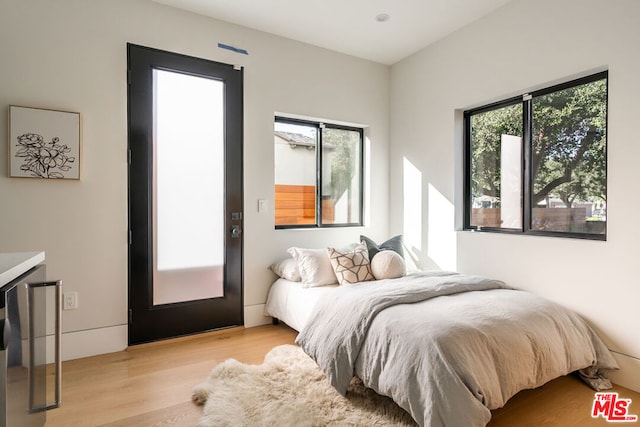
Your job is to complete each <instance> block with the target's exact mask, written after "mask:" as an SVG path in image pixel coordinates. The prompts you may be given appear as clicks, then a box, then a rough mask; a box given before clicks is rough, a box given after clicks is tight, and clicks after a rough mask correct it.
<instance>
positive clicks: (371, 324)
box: [296, 272, 617, 427]
mask: <svg viewBox="0 0 640 427" xmlns="http://www.w3.org/2000/svg"><path fill="white" fill-rule="evenodd" d="M296 343H298V344H299V345H300V346H301V347H302V349H303V350H304V351H305V352H306V353H307V354H309V355H310V356H311V357H312V358H313V359H314V360H315V361H316V362H317V363H318V365H319V366H320V367H321V368H322V370H323V371H324V372H325V373H326V374H327V377H328V379H329V381H330V382H331V384H333V385H334V386H335V387H336V389H337V390H338V391H339V392H341V393H345V392H346V390H347V385H348V383H349V381H350V380H351V378H352V377H353V375H354V374H355V375H357V376H358V377H359V378H360V379H361V380H362V381H363V383H364V384H365V385H366V386H367V387H370V388H372V389H374V390H375V391H377V392H378V393H380V394H383V395H387V396H389V397H391V398H392V399H393V400H394V401H395V402H396V403H398V405H399V406H401V407H402V408H404V409H405V410H407V411H408V412H409V413H410V414H411V415H412V416H413V418H414V419H415V420H416V422H418V424H419V425H421V426H430V427H447V426H469V427H471V426H474V427H482V426H485V425H486V424H487V423H488V422H489V419H490V418H491V412H490V410H492V409H496V408H499V407H502V406H503V405H504V404H505V402H506V401H507V400H508V399H509V398H510V397H511V396H513V395H514V394H516V393H517V392H518V391H520V390H523V389H527V388H536V387H539V386H541V385H543V384H544V383H546V382H547V381H550V380H552V379H554V378H556V377H559V376H562V375H567V374H568V373H570V372H573V371H576V370H581V369H584V368H589V370H590V372H591V371H592V369H591V368H593V371H594V372H595V371H597V372H599V373H600V375H602V376H601V378H602V379H604V376H603V375H604V371H605V370H609V369H617V365H616V363H615V360H614V359H613V356H612V355H611V353H610V352H609V350H608V349H607V347H606V345H605V344H604V343H603V342H602V341H601V340H600V339H599V338H598V337H597V335H596V334H595V332H594V331H593V330H592V329H591V328H590V327H589V326H588V325H587V324H586V323H585V322H584V320H583V319H582V318H580V316H578V315H577V314H576V313H574V312H572V311H570V310H567V309H565V308H564V307H562V306H560V305H558V304H555V303H552V302H551V301H548V300H545V299H543V298H540V297H538V296H535V295H533V294H530V293H527V292H523V291H518V290H515V289H511V288H509V287H508V286H506V285H505V284H504V283H502V282H500V281H496V280H491V279H486V278H482V277H477V276H469V275H463V274H459V273H453V272H430V273H420V274H414V275H409V276H406V277H404V278H402V279H393V280H380V281H376V282H366V283H356V284H353V285H343V286H341V287H339V288H338V289H336V290H334V291H333V292H331V293H330V294H328V295H325V296H323V297H322V298H321V299H320V300H319V301H317V303H316V304H315V305H314V308H313V312H312V313H311V316H310V317H309V319H308V321H307V324H306V326H305V327H304V328H303V329H302V330H301V333H300V334H299V335H298V337H297V339H296ZM608 386H609V387H610V385H608Z"/></svg>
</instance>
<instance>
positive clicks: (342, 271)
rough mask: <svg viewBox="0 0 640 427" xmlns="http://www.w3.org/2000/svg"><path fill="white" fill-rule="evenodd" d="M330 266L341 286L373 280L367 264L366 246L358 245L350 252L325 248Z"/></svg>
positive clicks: (369, 266)
mask: <svg viewBox="0 0 640 427" xmlns="http://www.w3.org/2000/svg"><path fill="white" fill-rule="evenodd" d="M327 253H328V254H329V259H330V260H331V266H332V267H333V271H334V272H335V275H336V277H337V278H338V283H340V284H341V285H344V284H347V283H357V282H366V281H368V280H374V279H375V277H374V276H373V274H372V273H371V264H369V253H368V251H367V246H366V245H365V244H364V243H360V244H359V245H357V246H356V247H355V249H354V250H352V251H338V250H336V249H334V248H327Z"/></svg>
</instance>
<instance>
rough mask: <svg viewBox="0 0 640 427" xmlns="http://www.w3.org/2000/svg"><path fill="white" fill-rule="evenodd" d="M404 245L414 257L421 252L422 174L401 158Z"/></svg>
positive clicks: (405, 159)
mask: <svg viewBox="0 0 640 427" xmlns="http://www.w3.org/2000/svg"><path fill="white" fill-rule="evenodd" d="M402 189H403V190H402V191H403V200H404V202H403V208H404V209H403V215H404V216H403V230H402V234H403V236H404V243H405V245H406V247H407V248H408V249H409V250H410V251H411V252H413V254H414V255H418V253H419V252H420V251H421V250H422V172H420V170H418V168H416V167H415V166H414V165H413V163H411V162H410V161H409V160H408V159H407V158H406V157H404V158H403V181H402Z"/></svg>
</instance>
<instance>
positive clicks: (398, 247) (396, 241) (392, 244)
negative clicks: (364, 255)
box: [360, 234, 404, 261]
mask: <svg viewBox="0 0 640 427" xmlns="http://www.w3.org/2000/svg"><path fill="white" fill-rule="evenodd" d="M360 241H361V242H363V243H364V244H366V245H367V249H368V250H369V260H370V261H373V257H375V256H376V254H377V253H378V252H380V251H384V250H392V251H396V252H397V253H399V254H400V256H401V257H402V258H404V250H403V249H402V235H401V234H399V235H397V236H395V237H392V238H390V239H389V240H387V241H386V242H382V243H380V244H377V243H376V242H374V241H373V240H371V239H370V238H368V237H367V236H360Z"/></svg>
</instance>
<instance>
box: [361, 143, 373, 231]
mask: <svg viewBox="0 0 640 427" xmlns="http://www.w3.org/2000/svg"><path fill="white" fill-rule="evenodd" d="M362 193H363V197H364V200H363V206H362V208H363V209H364V212H363V215H362V223H363V225H364V226H369V225H371V140H370V139H369V137H368V136H366V130H365V137H364V181H363V188H362Z"/></svg>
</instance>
